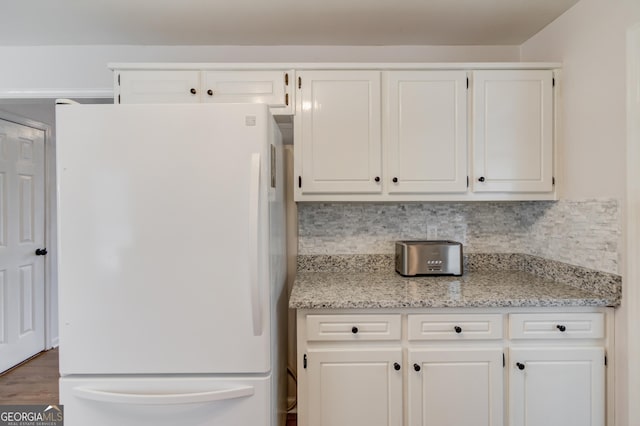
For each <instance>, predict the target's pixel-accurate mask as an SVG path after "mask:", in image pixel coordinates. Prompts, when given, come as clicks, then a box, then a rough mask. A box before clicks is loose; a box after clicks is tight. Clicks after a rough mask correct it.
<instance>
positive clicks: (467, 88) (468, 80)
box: [467, 77, 469, 89]
mask: <svg viewBox="0 0 640 426" xmlns="http://www.w3.org/2000/svg"><path fill="white" fill-rule="evenodd" d="M468 88H469V77H467V89H468Z"/></svg>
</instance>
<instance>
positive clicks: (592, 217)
mask: <svg viewBox="0 0 640 426" xmlns="http://www.w3.org/2000/svg"><path fill="white" fill-rule="evenodd" d="M434 234H435V235H434ZM620 235H621V206H620V202H619V201H618V200H612V199H606V200H580V201H568V200H567V201H564V200H562V201H522V202H515V201H514V202H478V203H462V202H438V203H398V204H385V203H298V254H300V255H316V254H391V253H393V252H394V241H396V240H404V239H407V240H410V239H427V237H430V239H441V240H454V241H460V242H462V243H463V244H464V250H465V252H466V253H523V254H530V255H535V256H539V257H543V258H547V259H552V260H555V261H559V262H564V263H568V264H571V265H577V266H582V267H585V268H590V269H595V270H598V271H603V272H609V273H613V274H619V273H620V271H619V249H620Z"/></svg>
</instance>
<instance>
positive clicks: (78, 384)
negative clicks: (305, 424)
mask: <svg viewBox="0 0 640 426" xmlns="http://www.w3.org/2000/svg"><path fill="white" fill-rule="evenodd" d="M271 386H272V378H271V377H270V376H266V377H238V376H226V377H216V378H212V377H188V376H187V377H185V376H179V377H162V378H161V377H134V378H131V377H113V376H108V377H95V376H94V377H78V376H75V377H62V378H61V379H60V403H61V404H63V405H64V414H65V415H64V424H65V425H66V426H86V425H91V426H114V425H117V426H178V425H179V426H275V425H276V423H275V422H273V420H272V419H273V418H274V417H275V415H274V414H273V413H270V411H271V406H272V403H271V394H270V392H271ZM273 397H274V398H275V396H273Z"/></svg>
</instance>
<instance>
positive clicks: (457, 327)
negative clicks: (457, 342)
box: [453, 325, 462, 334]
mask: <svg viewBox="0 0 640 426" xmlns="http://www.w3.org/2000/svg"><path fill="white" fill-rule="evenodd" d="M453 329H454V330H455V332H456V333H458V334H460V333H462V327H460V326H459V325H456V326H455V327H453Z"/></svg>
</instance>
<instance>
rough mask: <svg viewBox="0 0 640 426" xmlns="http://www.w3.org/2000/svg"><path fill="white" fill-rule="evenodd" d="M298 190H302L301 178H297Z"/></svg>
mask: <svg viewBox="0 0 640 426" xmlns="http://www.w3.org/2000/svg"><path fill="white" fill-rule="evenodd" d="M298 188H302V176H298Z"/></svg>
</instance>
